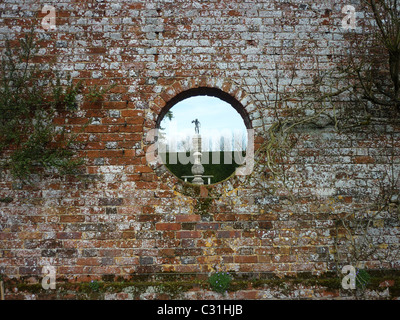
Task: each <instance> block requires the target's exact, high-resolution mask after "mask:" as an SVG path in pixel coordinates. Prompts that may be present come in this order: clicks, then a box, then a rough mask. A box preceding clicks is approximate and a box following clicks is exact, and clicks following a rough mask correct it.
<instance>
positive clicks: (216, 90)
mask: <svg viewBox="0 0 400 320" xmlns="http://www.w3.org/2000/svg"><path fill="white" fill-rule="evenodd" d="M199 95H206V96H213V97H217V98H220V99H222V100H224V101H225V102H227V103H229V104H230V105H231V106H232V107H233V108H234V109H235V110H236V111H237V112H238V113H239V114H240V115H241V117H242V119H243V122H244V124H245V126H246V128H247V129H253V123H252V119H253V117H252V115H251V111H252V110H254V109H255V104H254V102H253V99H252V98H251V96H250V95H249V94H248V93H247V92H246V91H245V90H243V89H242V88H241V87H240V86H239V85H238V84H236V83H234V82H232V81H230V80H226V79H219V78H198V79H182V80H177V81H176V82H174V83H173V84H172V85H170V86H169V87H167V88H165V89H164V90H163V92H162V93H160V94H159V95H158V96H157V97H156V98H155V99H154V100H153V101H151V102H150V112H151V113H152V115H149V116H150V118H151V120H150V119H148V120H150V123H151V125H150V128H148V129H150V130H151V129H157V128H159V126H160V123H161V121H162V119H163V117H164V116H165V114H166V113H167V112H168V110H170V109H171V108H172V107H173V106H174V105H175V104H176V103H178V102H179V101H182V100H184V99H186V98H189V97H193V96H199ZM147 141H148V142H149V141H154V136H152V135H150V138H149V137H148V138H147ZM154 160H155V161H154V162H150V163H149V164H150V166H151V167H152V168H153V169H154V170H155V171H156V173H157V175H158V176H159V177H160V176H163V175H164V174H167V177H168V178H167V180H170V179H172V181H173V183H176V182H177V180H176V179H178V178H177V177H176V176H175V175H174V174H172V173H171V172H169V170H168V169H167V168H166V166H165V165H164V164H163V163H162V161H161V159H160V158H157V157H156V159H154ZM234 175H235V174H234V173H233V174H232V176H231V178H232V177H233V176H234ZM178 180H179V179H178ZM228 180H230V179H228ZM221 183H223V182H218V184H221Z"/></svg>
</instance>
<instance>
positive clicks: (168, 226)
mask: <svg viewBox="0 0 400 320" xmlns="http://www.w3.org/2000/svg"><path fill="white" fill-rule="evenodd" d="M180 229H181V224H180V223H157V224H156V230H170V231H171V230H180Z"/></svg>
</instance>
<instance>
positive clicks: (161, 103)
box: [150, 78, 255, 129]
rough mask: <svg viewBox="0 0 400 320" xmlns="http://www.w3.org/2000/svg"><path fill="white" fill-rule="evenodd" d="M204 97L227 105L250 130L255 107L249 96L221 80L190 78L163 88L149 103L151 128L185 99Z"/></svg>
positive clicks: (228, 82)
mask: <svg viewBox="0 0 400 320" xmlns="http://www.w3.org/2000/svg"><path fill="white" fill-rule="evenodd" d="M198 95H206V96H214V97H217V98H220V99H222V100H224V101H225V102H227V103H229V104H230V105H231V106H232V107H233V108H234V109H235V110H236V111H237V112H238V113H239V114H240V115H241V117H242V119H243V121H244V124H245V126H246V128H247V129H252V128H253V124H252V120H251V119H252V117H251V114H250V112H251V110H254V108H255V105H254V102H253V99H252V98H251V96H250V95H249V94H248V93H247V92H246V91H245V90H243V89H242V88H241V87H240V86H239V85H238V84H236V83H234V82H232V81H230V80H227V79H221V78H197V79H196V78H191V79H182V80H178V81H176V82H174V83H173V84H172V85H170V86H169V87H167V88H165V89H164V90H163V91H162V92H161V93H160V94H159V95H158V96H157V97H156V98H155V99H154V100H153V101H152V102H151V103H150V110H151V112H153V113H154V114H153V117H152V119H154V121H155V123H154V126H152V127H153V128H158V127H159V125H160V122H161V120H162V119H163V117H164V115H165V114H166V113H167V112H168V110H169V109H171V108H172V107H173V106H174V105H175V104H176V103H178V102H179V101H182V100H184V99H186V98H189V97H193V96H198Z"/></svg>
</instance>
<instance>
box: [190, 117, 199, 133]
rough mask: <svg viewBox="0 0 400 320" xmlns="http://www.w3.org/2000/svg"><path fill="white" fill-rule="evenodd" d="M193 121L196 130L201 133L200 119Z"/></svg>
mask: <svg viewBox="0 0 400 320" xmlns="http://www.w3.org/2000/svg"><path fill="white" fill-rule="evenodd" d="M192 123H194V132H195V133H197V134H200V121H199V120H198V119H195V120H193V121H192Z"/></svg>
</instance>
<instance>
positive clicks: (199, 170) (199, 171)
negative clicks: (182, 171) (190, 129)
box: [192, 134, 204, 184]
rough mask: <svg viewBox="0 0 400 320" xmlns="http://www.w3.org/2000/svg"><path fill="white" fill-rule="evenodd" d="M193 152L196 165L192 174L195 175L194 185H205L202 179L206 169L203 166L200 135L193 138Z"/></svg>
mask: <svg viewBox="0 0 400 320" xmlns="http://www.w3.org/2000/svg"><path fill="white" fill-rule="evenodd" d="M193 151H194V152H193V157H194V164H193V166H192V174H193V175H194V179H193V180H192V183H194V184H204V181H203V178H202V177H201V176H202V175H203V173H204V167H203V165H202V164H201V136H200V135H199V134H195V135H194V136H193Z"/></svg>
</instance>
